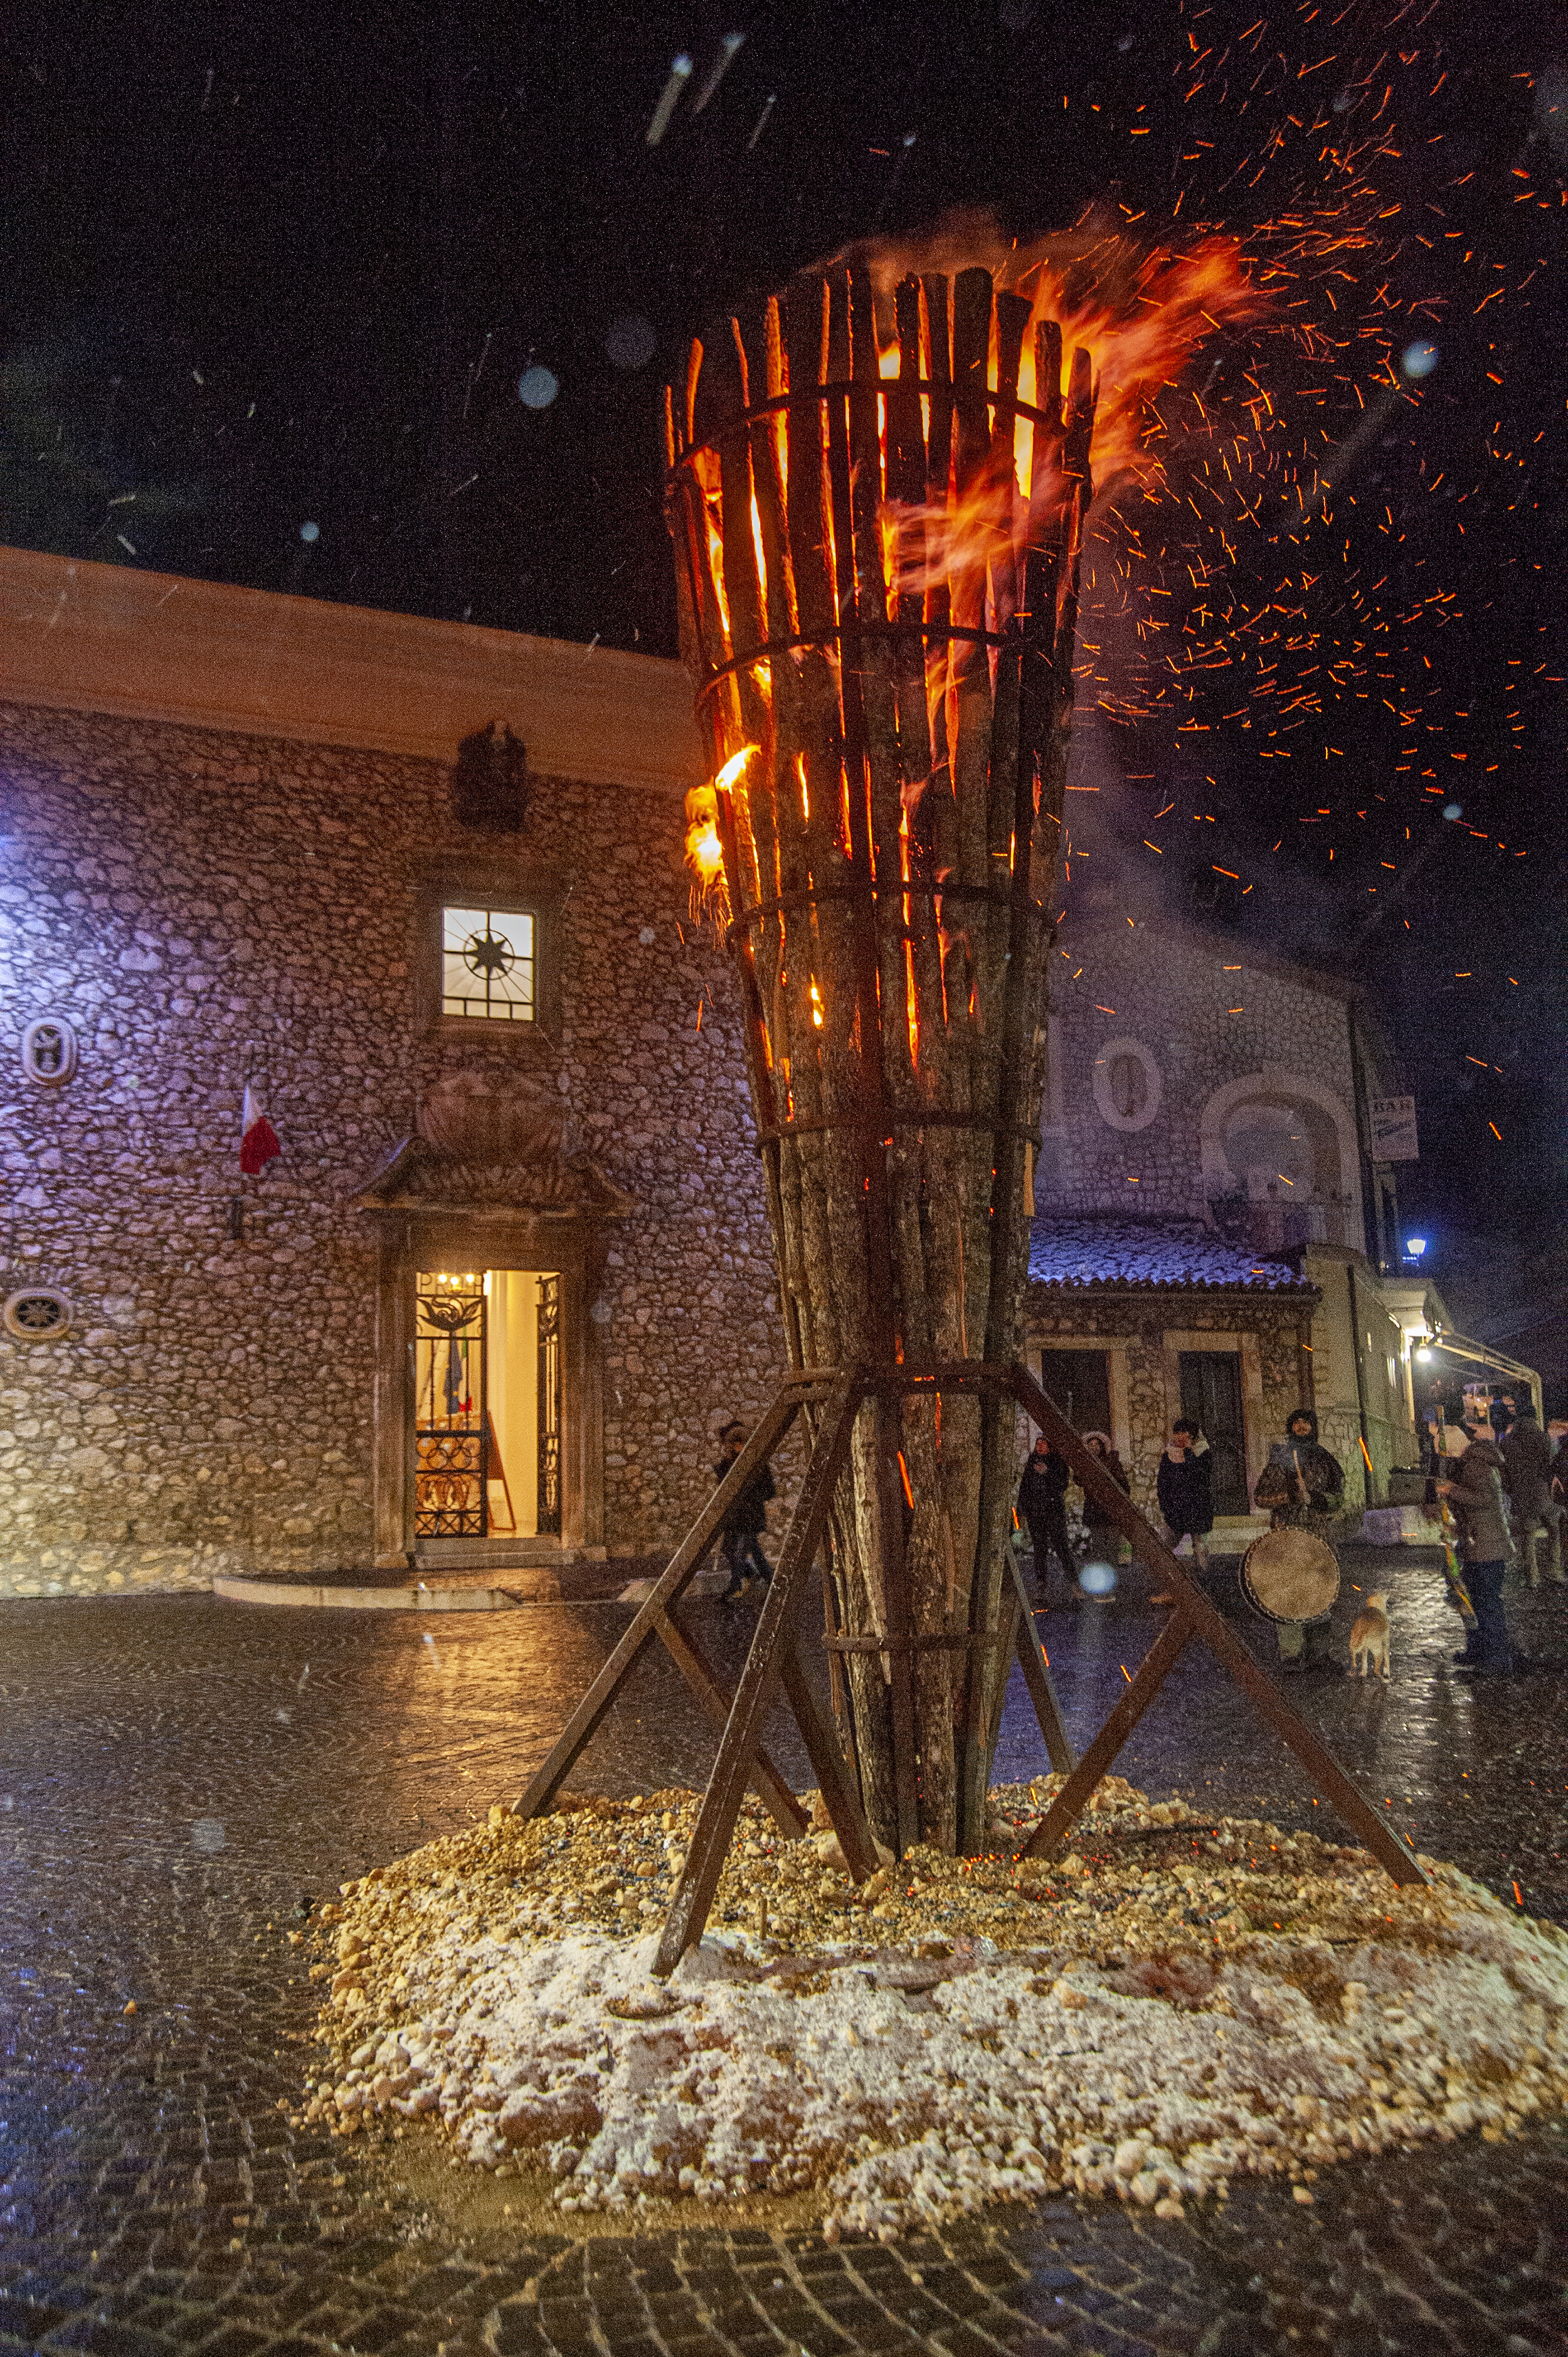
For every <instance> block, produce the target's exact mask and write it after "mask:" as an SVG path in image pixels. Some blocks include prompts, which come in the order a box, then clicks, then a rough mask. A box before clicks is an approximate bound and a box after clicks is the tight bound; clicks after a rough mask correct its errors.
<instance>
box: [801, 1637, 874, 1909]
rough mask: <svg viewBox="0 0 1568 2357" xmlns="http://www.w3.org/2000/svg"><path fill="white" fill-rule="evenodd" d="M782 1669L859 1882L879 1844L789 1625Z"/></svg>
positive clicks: (822, 1789) (819, 1781)
mask: <svg viewBox="0 0 1568 2357" xmlns="http://www.w3.org/2000/svg"><path fill="white" fill-rule="evenodd" d="M779 1676H780V1678H781V1679H782V1680H783V1683H784V1692H785V1694H786V1695H787V1696H788V1697H789V1707H790V1709H791V1710H792V1711H793V1712H794V1714H795V1724H796V1726H797V1727H799V1728H800V1740H801V1741H802V1743H804V1745H805V1747H806V1756H807V1758H808V1759H809V1760H811V1772H812V1774H813V1775H814V1776H815V1777H816V1780H817V1789H818V1791H819V1792H821V1793H822V1803H823V1805H824V1807H825V1808H826V1810H827V1813H828V1817H829V1821H830V1823H831V1824H832V1829H833V1831H834V1833H835V1834H837V1835H838V1837H839V1846H840V1847H841V1848H842V1849H843V1855H844V1863H845V1865H846V1866H847V1867H849V1870H850V1872H851V1874H852V1875H853V1876H854V1879H855V1880H856V1882H864V1881H865V1878H866V1876H867V1875H869V1874H875V1871H876V1868H877V1865H878V1862H879V1861H878V1859H877V1856H876V1844H875V1841H874V1840H873V1839H872V1835H871V1827H870V1826H869V1825H868V1824H866V1822H865V1811H864V1810H863V1809H862V1807H861V1805H860V1794H859V1793H858V1792H856V1791H855V1788H854V1778H853V1777H852V1776H851V1774H850V1772H849V1770H848V1768H847V1766H846V1765H845V1763H844V1757H843V1752H842V1751H841V1750H840V1749H839V1747H838V1744H837V1742H836V1740H835V1739H834V1736H833V1728H832V1720H831V1719H830V1718H829V1717H827V1716H826V1715H825V1713H824V1712H823V1711H822V1708H821V1706H819V1704H818V1701H817V1697H816V1695H814V1694H813V1693H812V1692H811V1687H810V1686H809V1685H808V1684H807V1683H806V1674H805V1672H804V1671H803V1670H802V1669H801V1667H800V1655H799V1653H797V1652H796V1651H795V1643H794V1640H793V1638H792V1637H791V1636H790V1634H789V1631H788V1630H786V1631H785V1633H784V1636H783V1639H782V1641H781V1643H780V1646H779ZM791 1798H793V1795H791Z"/></svg>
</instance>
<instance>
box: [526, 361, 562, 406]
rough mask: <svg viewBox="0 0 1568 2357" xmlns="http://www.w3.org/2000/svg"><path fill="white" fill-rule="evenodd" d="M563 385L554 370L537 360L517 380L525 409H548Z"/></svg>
mask: <svg viewBox="0 0 1568 2357" xmlns="http://www.w3.org/2000/svg"><path fill="white" fill-rule="evenodd" d="M560 390H561V386H560V382H559V381H558V379H557V378H556V376H555V374H554V371H553V370H551V369H547V368H545V367H543V366H542V364H541V363H540V362H539V361H535V362H534V364H533V366H532V368H526V369H524V370H523V372H522V374H521V376H520V377H519V378H518V381H517V397H518V399H519V401H521V404H522V405H523V407H524V408H525V409H548V408H549V406H550V404H551V403H552V402H553V400H554V398H555V396H556V394H557V393H559V392H560Z"/></svg>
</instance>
